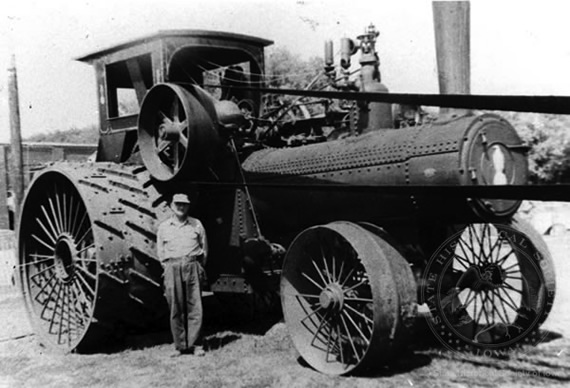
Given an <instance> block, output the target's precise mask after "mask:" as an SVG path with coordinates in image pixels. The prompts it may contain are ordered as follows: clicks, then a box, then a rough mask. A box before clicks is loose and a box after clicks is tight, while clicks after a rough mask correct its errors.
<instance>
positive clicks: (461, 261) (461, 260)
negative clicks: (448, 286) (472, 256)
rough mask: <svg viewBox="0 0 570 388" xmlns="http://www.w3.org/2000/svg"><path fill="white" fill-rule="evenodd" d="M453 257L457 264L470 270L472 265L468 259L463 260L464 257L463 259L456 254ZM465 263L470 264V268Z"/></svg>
mask: <svg viewBox="0 0 570 388" xmlns="http://www.w3.org/2000/svg"><path fill="white" fill-rule="evenodd" d="M453 257H454V258H455V259H456V262H457V263H459V264H461V265H462V266H463V268H465V269H469V267H470V265H471V263H469V261H467V259H465V258H463V257H461V256H459V255H456V254H454V255H453ZM464 262H465V263H467V264H469V266H468V265H465V263H464Z"/></svg>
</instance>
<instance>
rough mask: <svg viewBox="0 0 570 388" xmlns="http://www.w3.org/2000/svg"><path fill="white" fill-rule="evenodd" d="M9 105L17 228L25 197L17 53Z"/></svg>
mask: <svg viewBox="0 0 570 388" xmlns="http://www.w3.org/2000/svg"><path fill="white" fill-rule="evenodd" d="M8 105H9V107H10V135H11V139H10V142H11V147H10V148H11V149H10V158H11V159H12V166H11V167H12V168H11V179H10V183H11V184H12V190H13V192H14V205H15V214H14V224H15V225H14V226H15V228H16V229H17V227H18V226H17V224H18V220H19V217H20V206H21V204H22V200H23V197H24V168H23V164H24V163H23V160H22V136H21V132H20V102H19V98H18V76H17V73H16V55H15V54H12V58H11V63H10V67H9V68H8Z"/></svg>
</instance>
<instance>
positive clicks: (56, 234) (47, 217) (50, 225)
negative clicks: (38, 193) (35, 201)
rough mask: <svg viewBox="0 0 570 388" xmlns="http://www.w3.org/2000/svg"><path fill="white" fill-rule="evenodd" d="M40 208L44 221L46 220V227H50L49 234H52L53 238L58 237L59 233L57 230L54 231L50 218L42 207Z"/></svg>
mask: <svg viewBox="0 0 570 388" xmlns="http://www.w3.org/2000/svg"><path fill="white" fill-rule="evenodd" d="M40 208H41V209H42V212H43V214H44V216H45V217H46V220H47V222H48V225H49V227H50V229H51V232H52V233H53V236H58V235H59V232H58V231H57V229H56V228H55V227H54V225H53V224H52V222H51V218H50V216H49V215H48V214H47V211H46V209H45V208H44V206H43V205H42V206H40Z"/></svg>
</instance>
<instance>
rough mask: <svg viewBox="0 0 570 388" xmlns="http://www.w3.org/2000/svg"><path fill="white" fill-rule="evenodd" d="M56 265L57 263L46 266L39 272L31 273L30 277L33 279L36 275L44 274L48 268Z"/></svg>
mask: <svg viewBox="0 0 570 388" xmlns="http://www.w3.org/2000/svg"><path fill="white" fill-rule="evenodd" d="M54 267H55V264H54V265H50V266H49V267H46V268H44V269H42V270H41V271H40V272H37V273H35V274H33V275H31V276H30V279H33V278H35V277H37V276H40V275H41V274H43V273H44V272H46V271H48V270H50V269H52V268H54Z"/></svg>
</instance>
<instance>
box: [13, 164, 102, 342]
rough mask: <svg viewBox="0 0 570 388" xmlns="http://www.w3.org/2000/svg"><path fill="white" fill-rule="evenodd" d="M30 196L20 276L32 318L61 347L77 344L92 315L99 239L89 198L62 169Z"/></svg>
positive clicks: (24, 216)
mask: <svg viewBox="0 0 570 388" xmlns="http://www.w3.org/2000/svg"><path fill="white" fill-rule="evenodd" d="M39 184H40V185H42V188H43V189H44V190H41V191H35V192H34V193H33V194H32V195H31V197H29V198H27V199H26V204H25V206H24V207H23V209H24V210H23V213H22V219H21V223H22V225H25V227H21V228H20V276H21V277H20V279H21V281H22V286H23V287H24V293H25V295H26V301H27V306H28V308H29V309H31V310H32V311H30V312H31V315H32V322H33V323H34V324H35V325H36V326H37V327H38V330H37V331H39V332H40V333H42V335H43V337H44V338H45V339H47V340H48V341H49V342H51V343H52V344H54V345H56V346H57V347H59V348H63V349H65V348H67V349H73V348H75V347H76V346H77V344H78V343H79V342H80V341H81V339H82V338H83V336H84V335H85V332H86V330H87V328H88V326H89V322H90V321H91V319H92V315H93V309H94V304H95V300H96V298H95V295H96V290H97V279H98V267H97V259H96V255H95V252H96V243H95V237H94V233H93V230H92V227H91V220H90V217H89V214H88V212H87V209H86V207H85V204H84V202H83V200H82V198H81V196H80V195H79V193H78V192H77V190H76V189H75V187H74V186H73V184H72V183H71V182H70V181H69V180H67V179H66V178H64V177H63V176H62V175H51V174H48V175H47V176H44V179H43V180H42V181H41V182H40V183H39Z"/></svg>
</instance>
